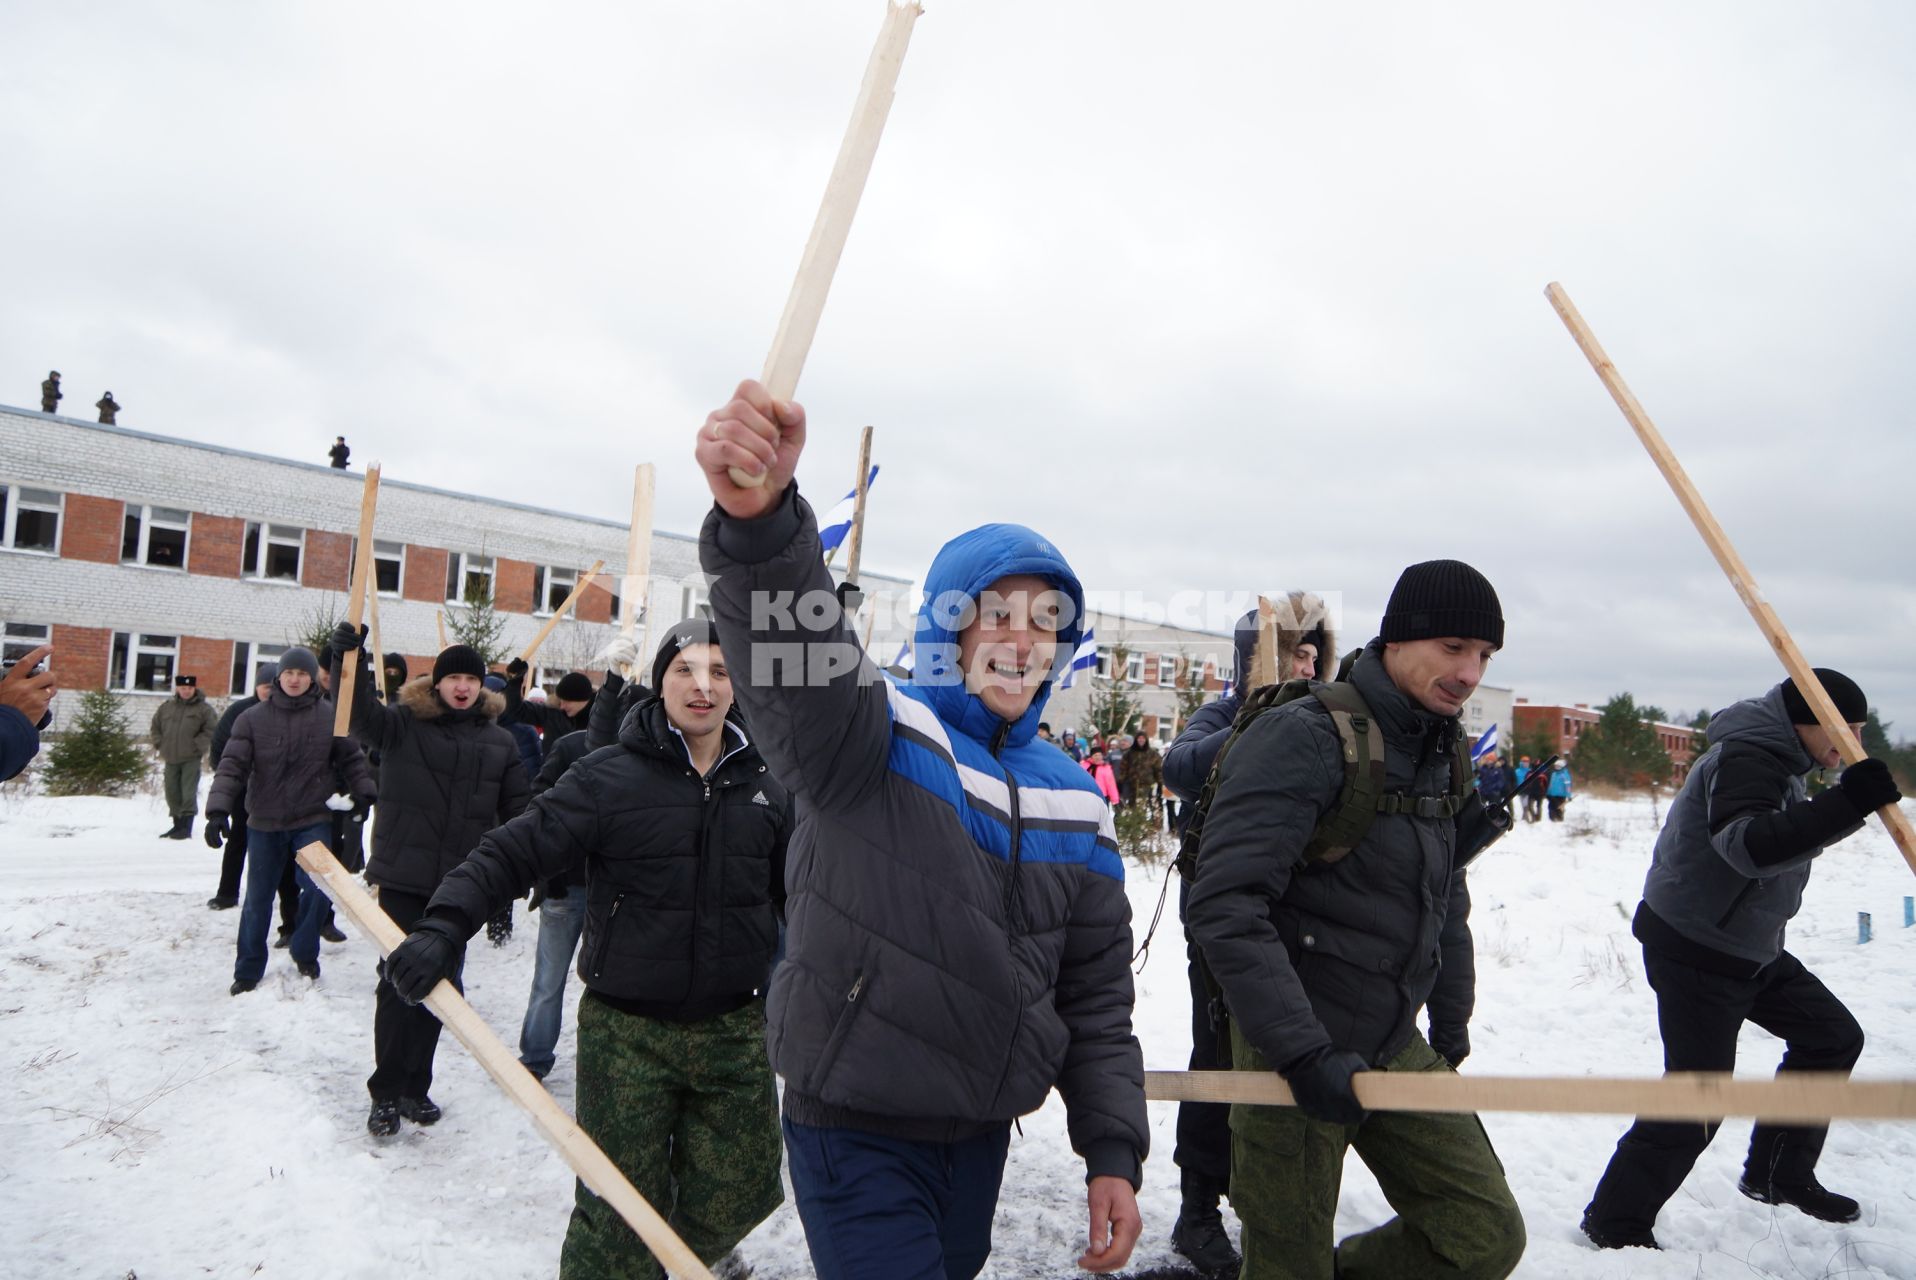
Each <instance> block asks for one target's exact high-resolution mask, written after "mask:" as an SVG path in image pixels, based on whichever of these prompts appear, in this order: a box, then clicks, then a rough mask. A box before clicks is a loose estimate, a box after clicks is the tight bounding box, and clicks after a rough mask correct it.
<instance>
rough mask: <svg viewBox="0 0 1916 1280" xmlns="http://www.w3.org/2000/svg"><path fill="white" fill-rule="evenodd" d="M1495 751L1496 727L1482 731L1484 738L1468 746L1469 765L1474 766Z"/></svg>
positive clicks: (1492, 726)
mask: <svg viewBox="0 0 1916 1280" xmlns="http://www.w3.org/2000/svg"><path fill="white" fill-rule="evenodd" d="M1496 749H1497V726H1496V725H1494V724H1493V725H1491V726H1490V727H1489V728H1488V729H1485V730H1484V736H1483V737H1481V738H1479V739H1477V741H1475V742H1473V743H1471V744H1470V763H1472V764H1476V763H1477V762H1478V761H1479V760H1482V759H1483V758H1484V757H1485V756H1487V755H1489V754H1490V753H1491V752H1493V751H1495V750H1496Z"/></svg>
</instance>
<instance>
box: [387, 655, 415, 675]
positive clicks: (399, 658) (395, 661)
mask: <svg viewBox="0 0 1916 1280" xmlns="http://www.w3.org/2000/svg"><path fill="white" fill-rule="evenodd" d="M387 667H397V668H399V678H400V680H401V681H404V680H406V679H407V678H408V677H409V676H410V674H411V673H410V672H409V671H408V670H407V667H406V655H405V654H403V653H389V654H387V655H386V657H385V660H384V661H383V662H381V663H380V669H381V671H384V670H385V668H387Z"/></svg>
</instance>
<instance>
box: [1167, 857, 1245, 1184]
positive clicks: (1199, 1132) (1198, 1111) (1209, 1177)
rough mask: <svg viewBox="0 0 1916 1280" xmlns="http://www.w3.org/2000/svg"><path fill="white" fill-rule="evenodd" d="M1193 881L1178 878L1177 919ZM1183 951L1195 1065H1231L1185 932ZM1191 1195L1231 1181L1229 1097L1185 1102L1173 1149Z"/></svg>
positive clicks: (1194, 947)
mask: <svg viewBox="0 0 1916 1280" xmlns="http://www.w3.org/2000/svg"><path fill="white" fill-rule="evenodd" d="M1190 896H1191V886H1190V884H1189V883H1187V882H1186V881H1185V880H1183V879H1182V878H1180V879H1179V880H1178V919H1179V920H1180V921H1182V920H1183V919H1184V911H1185V903H1186V902H1187V901H1188V900H1189V898H1190ZM1184 955H1185V961H1186V968H1187V970H1188V974H1189V977H1190V980H1191V1070H1193V1071H1229V1070H1230V1069H1231V1060H1230V1059H1229V1058H1228V1057H1226V1056H1224V1055H1223V1054H1221V1053H1220V1052H1219V1047H1218V1039H1217V1028H1216V1027H1215V1026H1214V1025H1213V1024H1212V1021H1211V993H1210V990H1209V988H1207V987H1206V986H1205V984H1204V974H1203V972H1202V971H1201V970H1200V969H1199V968H1198V957H1199V952H1198V946H1197V943H1195V942H1192V941H1191V940H1190V935H1189V934H1188V933H1187V934H1186V935H1185V942H1184ZM1171 1159H1172V1160H1174V1161H1176V1163H1177V1166H1178V1171H1179V1173H1180V1175H1181V1177H1180V1181H1181V1182H1182V1183H1183V1186H1184V1193H1185V1196H1186V1198H1187V1199H1189V1198H1196V1199H1200V1200H1204V1201H1205V1203H1206V1204H1216V1203H1217V1201H1218V1198H1219V1197H1221V1196H1223V1195H1226V1194H1227V1193H1228V1192H1229V1190H1230V1186H1231V1107H1230V1104H1229V1103H1226V1102H1180V1103H1179V1104H1178V1132H1177V1146H1176V1148H1175V1149H1174V1150H1173V1151H1172V1153H1171Z"/></svg>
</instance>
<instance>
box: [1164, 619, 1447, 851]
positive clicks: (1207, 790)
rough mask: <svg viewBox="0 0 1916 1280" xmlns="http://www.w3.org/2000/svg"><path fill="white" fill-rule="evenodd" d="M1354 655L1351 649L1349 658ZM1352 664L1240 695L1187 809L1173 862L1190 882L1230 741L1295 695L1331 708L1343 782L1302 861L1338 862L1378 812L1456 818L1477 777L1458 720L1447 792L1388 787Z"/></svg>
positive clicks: (1377, 737)
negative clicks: (1323, 679) (1324, 676)
mask: <svg viewBox="0 0 1916 1280" xmlns="http://www.w3.org/2000/svg"><path fill="white" fill-rule="evenodd" d="M1355 657H1356V655H1355V654H1353V655H1352V659H1354V658H1355ZM1350 666H1351V662H1350V660H1346V662H1345V663H1344V664H1343V665H1342V667H1341V668H1340V669H1339V671H1338V673H1337V675H1338V678H1337V679H1336V680H1333V681H1329V682H1327V683H1322V684H1320V683H1318V682H1316V681H1312V680H1286V681H1285V682H1283V683H1282V684H1271V685H1265V686H1263V687H1262V688H1259V689H1255V690H1253V691H1252V692H1251V695H1250V696H1249V697H1247V698H1246V699H1245V700H1244V705H1243V706H1242V707H1241V708H1239V710H1238V713H1237V718H1236V719H1235V720H1233V721H1232V722H1231V736H1230V737H1228V738H1226V739H1225V740H1224V745H1223V746H1222V747H1220V748H1218V753H1217V759H1216V761H1215V762H1213V764H1212V765H1211V774H1210V776H1209V777H1208V778H1206V779H1205V780H1204V790H1203V791H1201V792H1199V793H1198V799H1197V808H1196V809H1195V811H1194V812H1193V813H1192V815H1191V821H1190V824H1189V825H1188V826H1186V827H1185V829H1184V839H1183V841H1182V843H1181V844H1180V845H1179V846H1178V855H1177V858H1176V860H1175V861H1174V862H1173V863H1172V865H1173V866H1175V867H1176V868H1177V871H1178V874H1179V875H1181V876H1183V877H1184V879H1185V880H1186V881H1187V882H1190V881H1194V880H1196V879H1197V868H1198V858H1199V856H1200V855H1201V853H1202V851H1203V838H1204V819H1205V816H1206V815H1207V814H1208V813H1210V810H1211V802H1212V801H1213V800H1214V799H1215V798H1216V797H1217V783H1218V776H1219V774H1220V773H1221V772H1222V771H1223V768H1224V762H1225V760H1227V759H1228V758H1229V757H1230V754H1231V748H1232V747H1234V746H1236V745H1237V741H1238V739H1240V738H1242V737H1243V736H1244V733H1245V731H1246V730H1247V729H1249V728H1250V727H1251V725H1252V723H1253V722H1254V721H1256V719H1257V718H1258V717H1259V716H1261V715H1263V714H1264V713H1265V712H1266V711H1270V710H1272V709H1273V708H1276V707H1281V706H1283V705H1285V704H1286V703H1290V702H1296V701H1297V700H1298V699H1300V698H1316V699H1317V701H1318V702H1319V703H1320V704H1321V705H1322V706H1323V708H1324V710H1326V711H1328V712H1329V713H1330V718H1331V725H1332V727H1333V728H1334V729H1336V731H1337V740H1338V743H1339V744H1340V745H1341V746H1342V748H1343V758H1344V785H1343V786H1342V787H1341V788H1340V789H1339V790H1338V793H1337V800H1336V802H1335V803H1333V804H1332V805H1331V807H1330V810H1329V811H1328V812H1327V813H1325V815H1324V816H1323V817H1322V818H1321V819H1319V820H1318V823H1317V829H1316V830H1314V831H1313V832H1311V838H1310V839H1309V840H1308V841H1307V842H1306V843H1305V845H1304V861H1305V862H1307V863H1311V862H1322V863H1332V862H1336V861H1337V860H1338V859H1340V858H1342V857H1343V856H1344V855H1345V854H1347V853H1349V852H1350V851H1351V850H1352V849H1355V848H1356V847H1357V846H1358V844H1359V843H1361V842H1362V841H1363V839H1364V836H1365V835H1366V834H1367V833H1369V831H1370V826H1371V823H1372V822H1374V821H1375V820H1376V818H1377V815H1378V814H1380V813H1408V814H1413V815H1415V816H1417V817H1420V818H1454V817H1456V816H1457V814H1458V813H1459V812H1460V811H1461V810H1462V809H1463V807H1464V804H1465V802H1466V801H1468V800H1469V799H1470V796H1471V793H1472V792H1473V791H1474V790H1475V789H1476V785H1477V779H1476V775H1475V774H1474V773H1472V772H1471V769H1470V766H1469V764H1468V763H1467V761H1468V760H1469V758H1470V748H1469V744H1468V743H1466V742H1465V741H1464V738H1463V729H1462V727H1461V726H1459V728H1458V730H1457V741H1456V743H1455V744H1453V746H1452V748H1451V753H1450V789H1449V790H1448V791H1447V792H1446V793H1445V794H1444V795H1441V796H1413V795H1405V794H1402V793H1399V792H1392V791H1387V790H1385V788H1384V734H1383V730H1381V729H1379V728H1378V727H1377V721H1376V719H1375V718H1374V717H1372V715H1371V713H1370V708H1369V707H1368V706H1366V705H1364V698H1363V695H1362V694H1360V693H1358V692H1357V686H1356V685H1354V684H1351V683H1350V682H1349V680H1348V679H1347V678H1346V677H1347V676H1348V675H1349V673H1350Z"/></svg>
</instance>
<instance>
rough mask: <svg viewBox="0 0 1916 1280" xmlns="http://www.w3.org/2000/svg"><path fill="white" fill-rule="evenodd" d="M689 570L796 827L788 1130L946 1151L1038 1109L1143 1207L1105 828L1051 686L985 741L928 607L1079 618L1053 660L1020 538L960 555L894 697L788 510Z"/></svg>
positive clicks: (1060, 582) (980, 717)
mask: <svg viewBox="0 0 1916 1280" xmlns="http://www.w3.org/2000/svg"><path fill="white" fill-rule="evenodd" d="M700 559H701V562H702V564H703V566H704V568H705V570H706V572H707V573H709V574H711V575H713V576H714V579H715V580H714V581H713V583H712V587H711V600H712V612H713V621H714V623H715V624H716V625H717V628H718V635H719V642H720V645H721V646H722V648H723V649H724V651H725V656H726V660H727V665H728V666H729V667H730V668H731V670H732V673H733V681H734V687H735V689H736V691H737V696H738V700H739V702H740V704H741V705H742V706H743V707H744V710H745V715H746V719H747V721H748V722H749V723H750V724H751V725H752V729H753V732H754V734H755V735H756V738H757V742H758V745H759V749H760V751H761V752H762V753H763V755H764V757H765V759H766V761H767V762H768V763H769V764H770V765H771V767H772V772H773V774H774V775H775V776H776V777H778V778H779V779H780V780H781V781H782V782H784V783H785V785H786V786H787V787H789V788H790V790H791V791H792V793H793V795H794V797H795V800H796V805H797V824H796V828H795V830H794V833H793V836H792V841H791V849H790V858H789V862H788V871H787V877H786V889H787V898H786V910H787V920H788V931H787V940H786V955H785V963H784V964H783V965H781V966H780V967H779V969H778V971H777V974H776V976H775V977H774V978H773V981H772V991H771V997H770V1001H769V1005H768V1009H767V1017H768V1023H769V1029H768V1039H769V1042H770V1046H771V1056H772V1065H773V1067H774V1068H775V1069H776V1070H777V1071H778V1073H779V1074H780V1075H781V1076H783V1077H784V1078H785V1083H786V1089H785V1100H784V1106H785V1112H786V1114H787V1115H788V1116H789V1117H790V1118H792V1119H793V1120H795V1121H797V1122H800V1123H804V1124H813V1125H832V1126H840V1127H846V1128H855V1129H863V1130H866V1131H870V1132H877V1133H885V1134H890V1135H893V1136H898V1137H905V1138H918V1139H925V1140H933V1141H941V1140H942V1141H952V1140H956V1139H959V1138H962V1137H965V1136H969V1135H971V1134H975V1133H979V1132H983V1131H984V1130H985V1129H987V1128H990V1127H994V1126H997V1125H1001V1124H1004V1123H1006V1122H1008V1121H1010V1120H1012V1119H1014V1118H1015V1117H1018V1116H1021V1115H1025V1114H1027V1113H1029V1112H1031V1111H1034V1110H1036V1109H1037V1108H1038V1107H1039V1106H1040V1105H1042V1103H1043V1102H1044V1100H1045V1096H1046V1095H1047V1094H1048V1093H1049V1092H1050V1090H1051V1089H1052V1088H1053V1087H1054V1086H1055V1087H1056V1088H1057V1090H1058V1092H1059V1093H1060V1095H1062V1097H1063V1099H1064V1102H1065V1107H1066V1112H1067V1117H1068V1127H1069V1131H1070V1136H1071V1142H1072V1146H1073V1147H1074V1148H1075V1149H1076V1150H1077V1151H1078V1152H1079V1154H1080V1155H1082V1156H1083V1157H1084V1159H1085V1163H1086V1167H1087V1170H1088V1173H1089V1175H1091V1176H1097V1175H1104V1174H1108V1175H1116V1176H1121V1177H1126V1178H1129V1179H1131V1181H1132V1182H1133V1183H1136V1182H1137V1181H1138V1180H1139V1176H1140V1171H1141V1163H1142V1160H1143V1157H1144V1154H1145V1152H1146V1149H1147V1146H1148V1127H1147V1123H1146V1119H1145V1108H1144V1090H1143V1084H1144V1077H1143V1070H1144V1063H1143V1055H1142V1053H1141V1051H1140V1049H1139V1047H1138V1042H1137V1039H1136V1037H1135V1036H1133V1035H1132V1032H1131V1008H1132V984H1131V970H1130V964H1129V962H1130V956H1131V912H1130V905H1129V903H1128V901H1127V900H1126V898H1125V894H1124V882H1123V864H1122V863H1121V862H1120V861H1119V858H1118V854H1117V842H1116V838H1115V834H1114V832H1113V830H1112V825H1111V817H1110V812H1109V810H1108V809H1107V807H1106V806H1105V804H1104V802H1103V801H1102V800H1101V799H1100V798H1099V797H1098V795H1097V794H1096V792H1095V791H1093V790H1092V783H1091V780H1090V779H1089V778H1088V777H1087V776H1086V775H1085V772H1084V770H1082V769H1080V768H1079V767H1077V766H1076V765H1074V764H1072V763H1071V760H1070V759H1069V757H1067V756H1066V755H1065V754H1064V753H1063V752H1061V751H1059V750H1057V749H1056V748H1055V747H1053V746H1051V745H1050V744H1049V743H1046V742H1044V741H1042V740H1040V739H1038V738H1037V737H1036V730H1037V724H1038V721H1039V719H1040V718H1041V717H1042V713H1043V709H1044V704H1045V700H1046V695H1047V694H1048V692H1049V687H1050V686H1049V685H1048V684H1047V686H1046V689H1045V691H1044V692H1041V693H1040V695H1039V696H1038V697H1037V698H1036V699H1034V701H1033V702H1032V705H1031V707H1030V708H1029V709H1028V710H1027V711H1026V712H1025V713H1024V715H1022V716H1021V717H1020V718H1019V719H1018V720H1017V721H1015V722H1011V723H1007V722H1005V721H1003V720H1001V719H999V718H998V717H997V716H996V715H994V714H992V713H991V712H990V711H989V710H988V709H987V708H986V707H985V705H984V704H983V703H982V702H981V701H980V700H979V699H977V698H976V697H974V696H972V695H971V694H969V693H967V692H966V690H965V688H964V685H963V683H962V682H961V680H960V679H959V677H958V675H957V673H956V670H955V668H956V640H957V636H956V634H955V632H954V631H953V629H952V627H951V625H949V619H948V618H947V617H945V616H942V615H943V611H942V610H941V609H940V605H941V603H949V602H950V601H951V600H952V599H954V598H960V597H975V596H976V595H977V594H978V593H979V592H980V591H981V590H982V589H983V588H984V587H985V586H986V585H988V584H989V583H991V582H993V581H995V580H997V579H999V578H1002V577H1004V576H1006V575H1008V574H1017V573H1030V574H1036V575H1039V576H1041V577H1043V578H1045V579H1046V580H1047V581H1049V582H1051V583H1053V584H1054V585H1055V586H1056V587H1057V588H1058V589H1059V590H1061V591H1062V592H1064V593H1065V594H1066V595H1067V596H1068V597H1069V598H1070V600H1071V601H1072V603H1073V605H1074V607H1075V612H1074V615H1073V617H1072V619H1071V625H1070V626H1068V627H1066V628H1065V629H1064V630H1063V631H1061V633H1060V634H1059V637H1058V652H1059V653H1060V654H1065V655H1068V654H1070V653H1071V651H1072V649H1073V648H1074V647H1075V646H1076V644H1077V641H1078V637H1079V634H1080V631H1081V629H1082V625H1081V621H1080V617H1079V615H1081V614H1082V611H1083V608H1082V606H1083V593H1082V590H1081V588H1080V587H1079V585H1078V581H1077V578H1076V576H1075V575H1074V574H1073V573H1072V572H1071V569H1070V566H1069V565H1067V564H1066V563H1065V561H1064V559H1063V557H1062V556H1060V555H1059V553H1058V552H1057V550H1056V549H1055V548H1054V547H1052V545H1051V544H1050V543H1048V542H1046V541H1045V540H1044V539H1043V538H1040V537H1039V536H1038V535H1037V534H1035V533H1033V532H1031V531H1030V530H1029V529H1025V528H1022V527H1020V526H1017V525H987V526H985V527H983V528H980V529H975V530H973V531H971V532H970V533H967V534H964V535H961V536H960V537H958V538H956V539H954V540H953V541H952V542H950V543H949V544H947V545H946V546H945V548H944V549H943V550H942V551H941V552H940V553H939V555H938V557H937V559H936V560H935V561H934V562H933V564H932V567H931V570H930V572H929V574H928V575H927V578H926V583H925V587H926V596H927V600H926V605H925V608H924V609H923V611H922V612H921V614H920V617H919V620H918V631H917V636H916V641H915V644H916V672H915V673H914V676H913V678H912V682H911V683H908V684H898V683H893V682H891V681H889V680H887V679H886V678H885V677H884V676H883V675H881V674H880V673H879V671H878V670H877V668H876V667H875V666H874V665H873V664H872V662H871V661H870V659H869V658H867V657H866V656H865V654H864V651H863V649H862V647H861V646H860V645H859V643H858V639H857V636H856V634H855V633H854V632H853V631H852V630H851V628H850V627H849V626H848V625H847V623H846V621H845V619H844V616H843V614H842V613H841V611H840V610H839V609H838V607H837V604H836V601H835V599H833V597H832V594H831V591H832V584H831V578H830V577H829V575H828V574H827V573H826V571H825V568H824V565H823V563H822V561H821V556H820V550H819V543H818V529H817V522H816V520H815V518H814V517H813V514H812V511H811V508H810V507H809V506H808V505H807V504H806V503H805V502H804V500H803V499H801V498H799V497H798V496H797V494H796V492H795V491H794V490H788V491H787V493H786V495H785V497H784V499H783V500H782V502H781V503H780V505H779V506H778V507H777V508H775V509H774V510H773V511H772V512H771V513H769V514H768V515H766V516H765V517H764V518H762V519H758V520H752V521H736V520H732V519H730V518H728V517H726V516H724V515H723V514H722V513H720V512H718V511H716V510H715V511H714V512H713V513H712V515H711V516H710V517H708V519H707V520H706V523H705V528H704V531H703V535H702V537H701V539H700ZM953 593H956V595H955V596H954V595H953ZM794 600H796V604H795V605H794ZM781 601H783V602H784V604H785V605H786V606H789V607H783V608H781V607H780V602H781ZM808 602H815V603H817V604H818V605H819V606H820V607H819V609H818V611H817V612H816V613H814V612H809V611H808V609H807V608H806V605H807V603H808ZM755 604H756V605H757V607H756V608H755V607H754V606H755Z"/></svg>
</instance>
